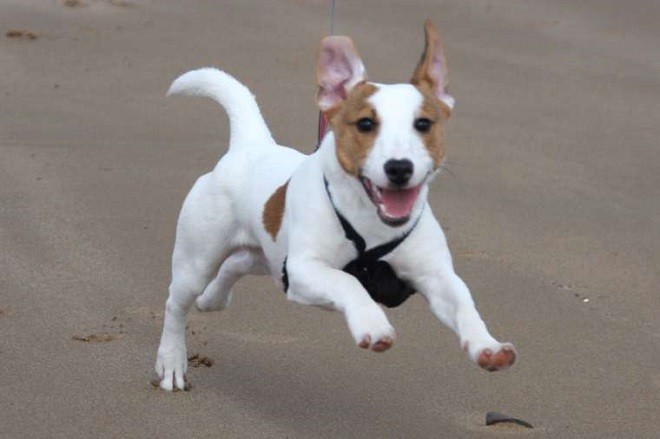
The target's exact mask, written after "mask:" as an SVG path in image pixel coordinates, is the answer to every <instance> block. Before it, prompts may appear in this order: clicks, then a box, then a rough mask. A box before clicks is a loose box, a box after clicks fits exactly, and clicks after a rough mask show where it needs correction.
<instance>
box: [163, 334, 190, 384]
mask: <svg viewBox="0 0 660 439" xmlns="http://www.w3.org/2000/svg"><path fill="white" fill-rule="evenodd" d="M187 367H188V359H187V358H186V345H185V341H184V342H183V343H176V342H168V341H166V340H163V341H162V342H161V344H160V346H159V348H158V356H157V358H156V374H158V378H160V387H161V388H162V389H164V390H167V391H168V392H171V391H172V390H173V389H174V386H176V387H177V388H178V389H181V390H185V387H186V383H185V374H186V369H187Z"/></svg>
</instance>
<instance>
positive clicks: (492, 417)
mask: <svg viewBox="0 0 660 439" xmlns="http://www.w3.org/2000/svg"><path fill="white" fill-rule="evenodd" d="M499 423H507V424H518V425H522V426H523V427H525V428H534V426H533V425H532V424H530V423H529V422H527V421H523V420H522V419H518V418H514V417H512V416H509V415H505V414H504V413H498V412H488V413H486V425H495V424H499Z"/></svg>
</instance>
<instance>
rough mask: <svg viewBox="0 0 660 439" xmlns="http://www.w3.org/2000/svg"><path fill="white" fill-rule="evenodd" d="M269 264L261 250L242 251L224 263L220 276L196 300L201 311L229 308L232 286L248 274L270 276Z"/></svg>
mask: <svg viewBox="0 0 660 439" xmlns="http://www.w3.org/2000/svg"><path fill="white" fill-rule="evenodd" d="M269 273H270V270H269V269H268V264H267V263H266V260H265V258H264V255H263V253H262V252H261V250H258V249H247V248H244V249H240V250H238V251H236V252H234V253H232V254H231V255H230V256H229V257H228V258H227V259H225V262H223V263H222V266H221V267H220V270H219V271H218V275H217V276H216V277H215V279H213V281H211V283H210V284H208V285H207V286H206V288H205V289H204V293H203V294H202V295H201V296H199V297H198V298H197V299H196V300H195V305H196V306H197V309H199V310H200V311H221V310H223V309H225V308H226V307H227V306H229V302H230V301H231V294H232V291H231V288H232V286H233V285H234V284H235V283H236V282H237V281H238V280H239V279H240V278H241V277H243V276H245V275H246V274H253V275H265V274H269Z"/></svg>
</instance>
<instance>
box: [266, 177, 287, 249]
mask: <svg viewBox="0 0 660 439" xmlns="http://www.w3.org/2000/svg"><path fill="white" fill-rule="evenodd" d="M288 184H289V182H288V181H287V182H286V183H284V184H283V185H282V186H280V187H278V188H277V190H276V191H275V192H273V195H271V196H270V198H269V199H268V201H266V204H264V212H263V216H262V221H263V223H264V229H266V231H267V232H268V234H269V235H270V236H271V238H273V241H275V239H276V238H277V233H278V232H279V231H280V227H282V219H283V218H284V204H285V202H286V188H287V186H288Z"/></svg>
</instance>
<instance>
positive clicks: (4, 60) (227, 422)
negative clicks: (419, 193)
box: [0, 0, 660, 438]
mask: <svg viewBox="0 0 660 439" xmlns="http://www.w3.org/2000/svg"><path fill="white" fill-rule="evenodd" d="M337 3H338V4H337V11H336V17H335V20H336V21H335V31H336V33H339V34H348V35H350V36H352V37H353V39H354V40H355V42H356V44H357V47H358V50H359V51H360V53H361V55H362V57H363V59H364V61H365V64H366V66H367V71H368V72H369V73H370V75H371V78H372V79H373V80H375V81H378V82H401V81H406V80H407V79H408V78H409V77H410V75H411V73H412V69H413V67H414V65H415V64H416V62H417V60H418V57H419V54H420V53H421V50H422V45H423V32H422V25H423V21H424V19H425V18H426V17H429V18H431V19H433V20H434V21H435V22H436V23H437V24H438V26H439V28H440V30H441V32H442V34H443V37H444V40H445V46H446V52H447V56H448V60H449V67H450V75H451V86H450V87H451V91H452V93H453V95H454V96H455V97H456V99H457V106H456V111H455V113H454V115H453V116H452V118H451V120H450V123H449V124H448V126H447V130H448V134H447V135H448V137H447V151H448V159H447V162H446V167H447V168H448V171H450V172H444V173H442V174H441V175H440V176H439V178H437V179H436V180H435V182H434V184H433V188H432V190H431V195H430V204H431V206H432V207H433V209H434V211H435V213H436V216H437V217H438V218H439V220H440V221H441V223H442V224H443V227H444V228H445V230H446V233H447V236H448V239H449V242H450V246H451V248H452V251H453V254H454V259H455V265H456V269H457V271H458V273H459V274H460V275H461V276H462V277H463V278H464V280H465V281H466V283H467V284H468V285H469V286H470V288H471V289H472V292H473V297H474V299H475V301H476V303H477V306H478V308H479V310H480V312H481V314H482V316H483V318H484V320H485V321H486V322H487V324H488V325H489V328H490V330H491V332H492V333H493V335H494V336H495V337H497V338H498V339H500V340H503V341H512V342H514V343H515V344H516V347H517V349H518V354H519V357H518V361H517V363H516V364H515V366H514V367H513V368H512V369H511V370H509V371H506V372H501V373H487V372H484V371H482V370H480V369H479V368H478V367H476V366H475V365H473V364H472V363H471V362H470V361H469V360H468V359H467V357H466V356H465V355H464V353H463V352H462V351H461V349H460V348H459V346H458V341H457V340H456V338H455V336H454V335H453V334H452V333H450V331H449V330H448V329H446V328H445V327H443V326H442V325H441V324H440V323H438V322H437V321H436V320H435V319H434V318H433V317H432V316H431V314H430V312H429V311H428V309H427V307H426V304H425V303H424V301H423V299H422V298H421V297H413V298H412V299H411V300H410V301H409V302H408V303H406V304H405V305H404V306H402V307H400V308H397V309H395V310H392V311H388V315H389V316H390V318H391V321H392V323H393V325H394V326H395V328H396V329H397V332H398V334H399V338H398V339H397V341H396V342H395V344H394V346H393V348H392V349H391V350H390V351H388V352H387V353H385V354H375V353H372V352H365V351H362V350H360V349H359V348H357V347H356V346H354V344H353V342H352V340H351V337H350V335H349V333H348V330H347V328H346V327H345V324H344V322H343V319H342V317H341V316H340V315H339V314H337V313H328V312H323V311H320V310H318V309H315V308H309V307H304V306H300V305H295V304H292V303H289V302H287V301H286V300H285V297H284V295H283V293H282V292H281V291H279V290H278V289H277V288H275V287H274V286H273V284H272V283H271V281H270V280H269V279H267V278H249V279H244V280H242V281H241V283H240V284H239V285H238V286H237V288H236V291H235V295H234V300H233V303H232V305H231V307H230V308H229V309H228V310H227V311H225V312H222V313H209V314H200V313H198V312H192V313H191V316H190V319H189V322H190V323H189V329H188V352H189V354H190V355H193V354H199V355H200V356H199V357H198V358H197V361H196V365H197V366H198V367H191V368H190V373H189V380H190V382H191V384H192V385H193V388H192V389H191V390H190V391H188V392H178V393H175V394H167V393H165V392H163V391H161V390H159V389H157V388H155V387H154V386H153V385H152V384H151V381H152V380H153V378H154V377H155V376H154V373H153V364H154V360H155V354H156V348H157V343H158V339H159V336H160V329H161V324H162V313H163V307H164V304H165V299H166V296H167V286H168V283H169V276H170V273H169V270H170V268H169V264H170V254H171V249H172V245H173V241H174V230H175V224H176V218H177V215H178V212H179V209H180V206H181V203H182V201H183V198H184V196H185V194H186V193H187V192H188V190H189V188H190V186H191V185H192V183H193V182H194V180H195V179H196V178H197V177H198V176H199V175H201V174H203V173H205V172H208V171H209V170H210V169H212V168H213V166H214V165H215V163H216V161H217V159H218V157H219V156H220V155H221V154H223V152H224V151H225V149H226V143H227V139H228V131H227V128H228V126H227V121H226V116H225V115H224V113H223V112H222V110H221V109H220V108H218V106H217V104H215V103H214V102H211V101H208V100H203V99H191V98H165V96H164V95H165V92H166V90H167V88H168V86H169V84H170V83H171V81H172V80H173V79H174V78H176V77H177V76H178V75H179V74H181V73H183V72H185V71H187V70H190V69H193V68H197V67H201V66H207V65H215V66H218V67H221V68H223V69H226V70H227V71H229V72H230V73H232V74H233V75H235V76H236V77H237V78H239V79H240V80H241V81H242V82H244V83H245V84H246V85H247V86H248V87H250V89H251V90H252V91H253V92H254V93H255V95H256V96H257V98H258V101H259V103H260V105H261V108H262V110H263V113H264V115H265V117H266V120H267V121H268V122H269V124H270V127H271V129H272V131H273V134H274V136H275V138H276V139H277V140H278V141H279V142H280V143H282V144H286V145H293V146H295V147H296V148H298V149H300V150H302V151H306V152H311V151H313V148H314V145H315V139H316V120H317V109H316V106H315V102H314V96H315V92H316V90H315V83H314V82H315V75H314V68H315V56H316V49H317V45H318V41H319V39H320V38H321V37H322V36H323V35H325V34H326V33H327V32H328V17H329V10H328V2H326V1H321V0H316V1H313V0H273V1H268V2H263V1H257V0H242V1H239V0H235V1H229V0H224V1H211V0H207V1H199V0H194V1H193V0H188V1H185V2H184V1H175V0H160V1H156V0H127V1H118V0H115V1H106V0H80V1H73V0H69V1H56V0H51V1H43V0H4V1H2V4H0V31H1V33H0V70H1V71H2V74H1V75H0V167H1V168H0V371H1V373H0V437H2V438H39V437H48V438H72V437H94V438H116V437H126V438H148V437H157V438H167V437H184V436H185V437H194V438H201V437H221V438H285V437H288V438H322V437H323V438H325V437H327V438H365V437H379V438H431V437H433V438H438V437H440V438H442V437H446V438H458V437H461V438H462V437H484V438H488V437H506V436H510V435H514V434H515V436H516V437H518V436H530V437H552V438H623V437H626V438H651V437H657V434H658V431H659V430H660V419H659V418H660V417H659V415H660V411H659V410H660V402H659V400H660V398H659V395H660V371H659V369H658V363H660V355H659V354H658V351H659V350H660V329H659V325H658V315H659V313H660V294H659V293H660V292H659V290H658V288H659V287H658V285H660V274H659V273H660V269H659V267H660V220H659V219H658V218H660V146H659V144H658V139H659V138H660V124H659V123H658V121H659V120H660V106H659V105H658V102H660V79H659V78H660V56H659V53H658V45H657V44H658V41H659V40H660V27H659V26H657V23H658V22H660V6H659V5H658V3H657V2H653V1H650V0H647V1H643V0H639V1H637V0H636V1H629V2H616V1H607V2H605V1H596V0H586V1H580V2H573V1H554V0H545V1H542V0H539V1H534V2H529V1H504V0H469V1H465V0H447V1H431V0H427V1H421V0H420V1H414V2H394V1H376V0H369V1H359V2H358V1H338V2H337ZM205 357H206V358H208V359H211V360H212V362H208V361H204V358H205ZM211 363H212V364H211ZM208 365H210V366H211V367H207V366H208ZM488 411H498V412H503V413H506V414H508V415H512V416H515V417H518V418H521V419H524V420H525V421H527V422H529V423H531V424H533V425H534V427H535V428H534V429H531V430H528V429H524V428H522V427H515V426H490V427H486V426H485V415H486V413H487V412H488Z"/></svg>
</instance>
